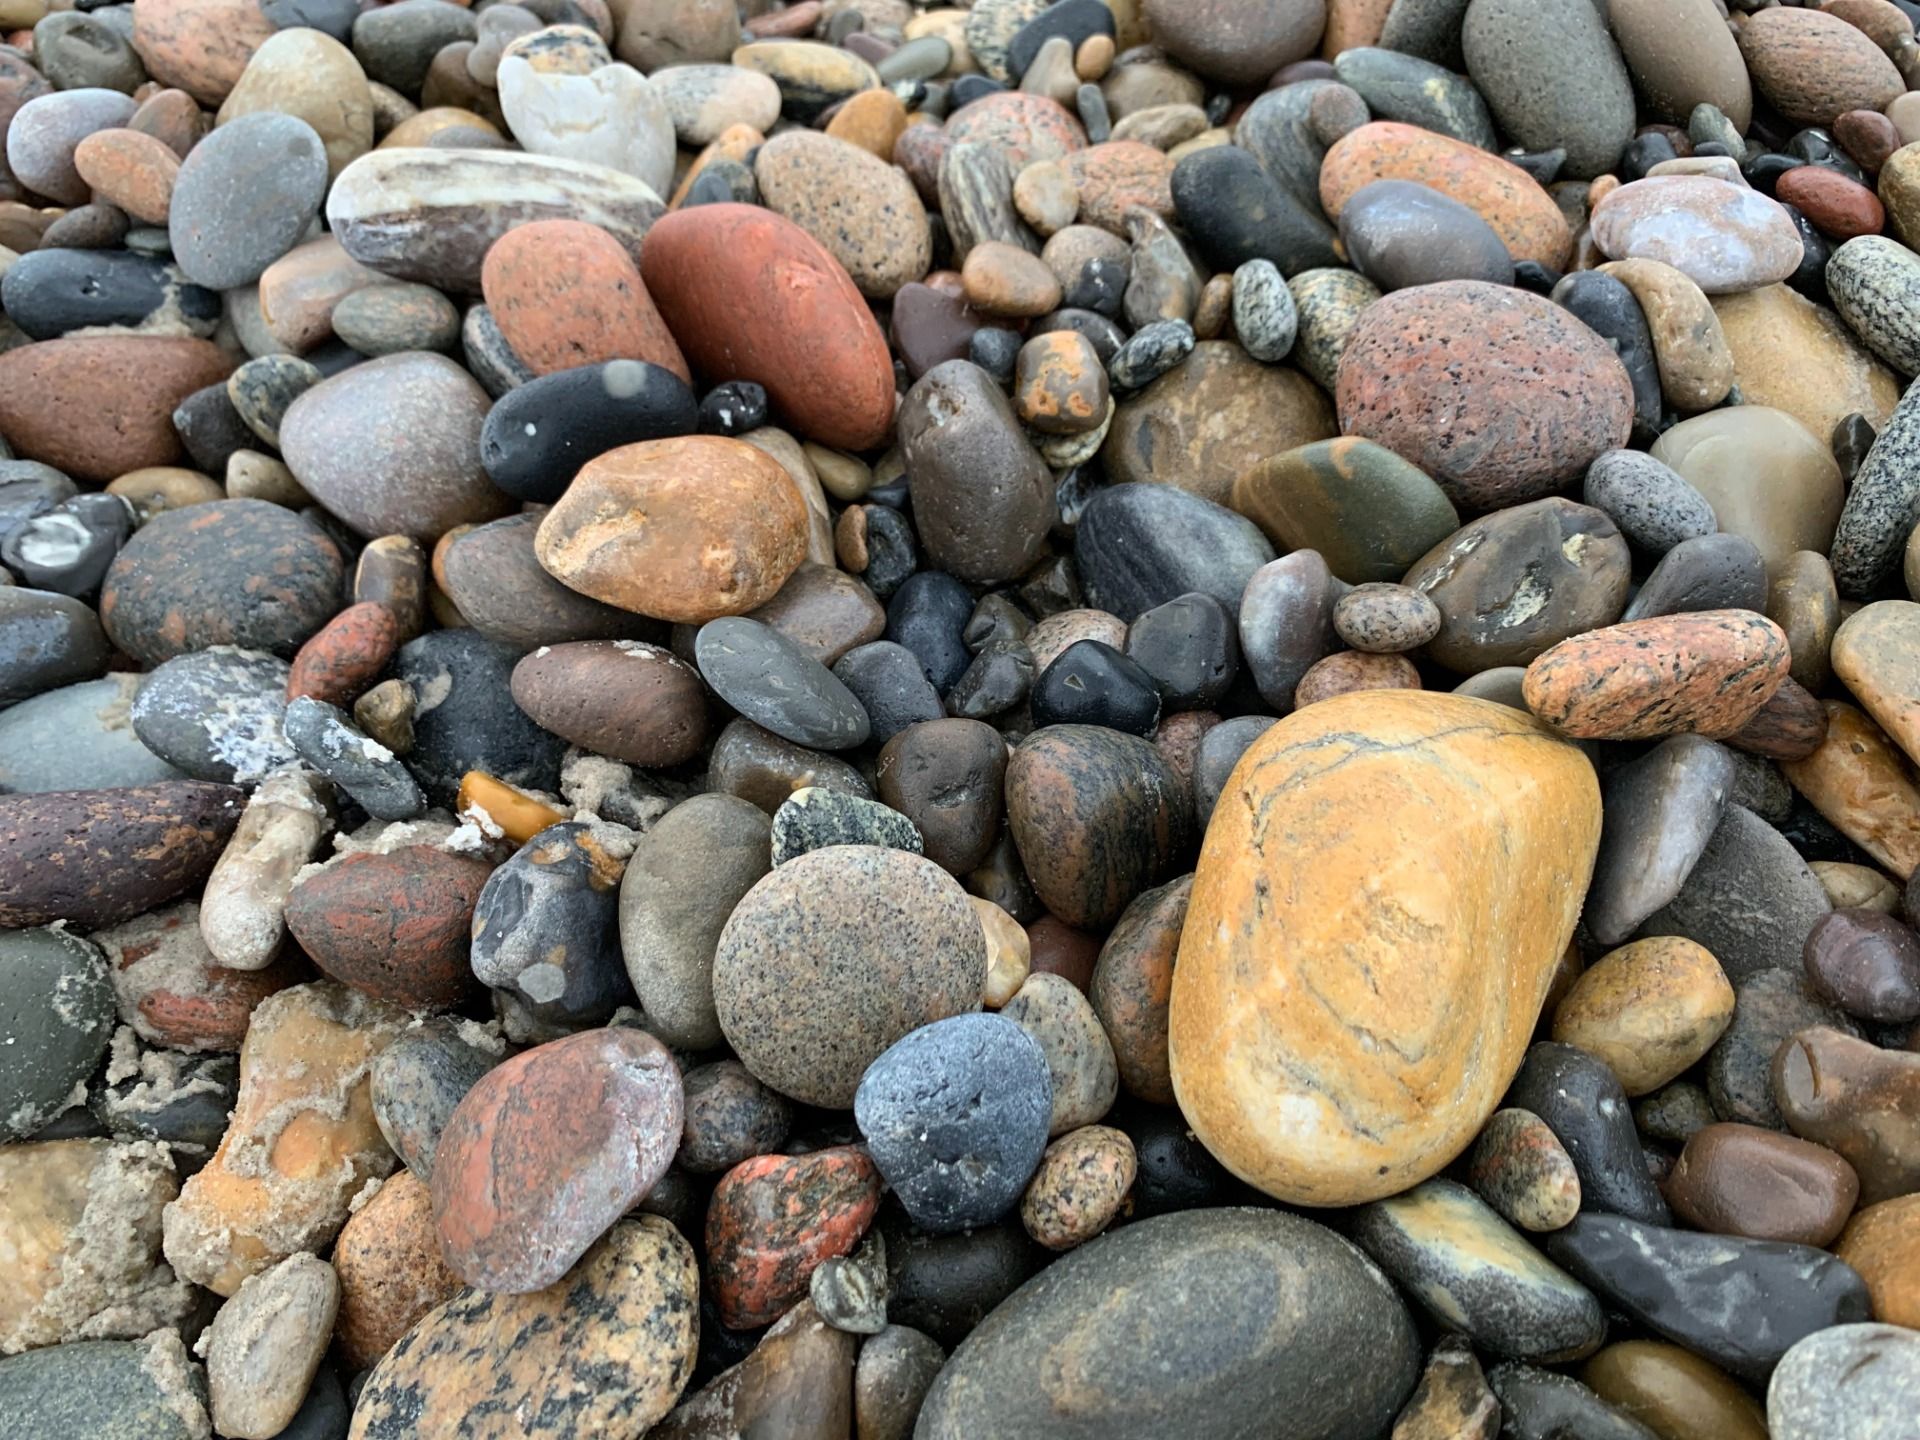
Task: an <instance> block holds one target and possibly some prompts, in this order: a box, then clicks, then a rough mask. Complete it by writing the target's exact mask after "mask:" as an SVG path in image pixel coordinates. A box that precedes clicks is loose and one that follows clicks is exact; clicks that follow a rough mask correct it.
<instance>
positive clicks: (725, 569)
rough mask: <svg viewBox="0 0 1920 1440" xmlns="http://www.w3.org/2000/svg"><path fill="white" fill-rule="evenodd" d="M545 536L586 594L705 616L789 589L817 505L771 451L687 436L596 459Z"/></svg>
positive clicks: (636, 607) (546, 546)
mask: <svg viewBox="0 0 1920 1440" xmlns="http://www.w3.org/2000/svg"><path fill="white" fill-rule="evenodd" d="M700 208H701V209H709V208H718V207H709V206H702V207H700ZM534 543H535V550H536V553H537V554H538V555H539V557H540V563H541V564H542V565H543V566H545V567H546V569H547V570H548V572H549V573H551V574H552V575H553V576H554V578H556V579H558V580H560V581H561V582H562V583H563V584H566V585H568V586H569V587H571V588H572V589H575V590H578V591H579V592H580V593H581V594H583V595H591V596H592V597H593V598H594V599H596V600H599V601H603V602H604V603H606V604H608V605H616V606H618V607H619V608H621V609H622V610H632V611H635V612H636V613H638V614H641V615H652V616H654V617H656V618H658V619H661V620H674V621H680V622H684V623H686V624H692V625H700V624H705V623H706V622H707V621H709V620H713V619H717V618H718V617H720V616H722V615H742V614H745V613H746V612H747V611H749V610H752V609H755V608H756V607H758V606H760V605H764V604H765V603H766V602H767V601H769V600H771V599H772V598H773V597H774V595H775V594H777V593H778V592H779V589H780V587H781V586H782V585H784V584H785V583H786V580H787V577H788V576H789V575H791V574H793V572H794V571H795V570H796V569H798V568H799V566H800V563H801V562H802V561H803V560H805V559H806V558H807V512H806V507H805V505H804V504H803V503H802V501H801V499H800V495H799V492H798V491H796V490H795V489H794V486H793V482H792V481H791V480H790V479H789V478H788V477H787V472H786V471H785V470H784V469H783V468H782V467H781V465H780V463H779V462H778V461H777V460H775V459H773V458H772V457H771V456H769V455H767V454H766V453H765V452H763V451H761V450H758V449H755V448H754V447H753V446H751V445H749V444H747V443H746V442H745V441H742V440H731V439H727V438H725V437H723V436H717V435H688V436H685V437H682V438H679V439H673V440H647V441H643V442H641V443H640V444H638V445H627V446H623V447H621V448H620V449H618V450H611V451H608V452H607V453H606V454H605V455H602V456H600V457H599V458H598V459H596V460H593V461H590V462H589V463H588V464H587V465H586V466H585V467H584V468H583V469H582V470H581V471H580V473H579V475H577V476H576V477H575V478H574V481H573V484H572V485H571V486H570V487H568V490H567V493H566V494H565V495H563V496H562V497H561V498H560V501H559V503H558V504H556V505H555V506H554V507H553V509H551V510H549V511H548V512H547V516H546V518H545V519H544V520H542V521H541V522H540V531H539V535H538V536H537V538H536V540H535V542H534Z"/></svg>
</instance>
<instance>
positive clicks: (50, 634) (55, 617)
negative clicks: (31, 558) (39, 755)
mask: <svg viewBox="0 0 1920 1440" xmlns="http://www.w3.org/2000/svg"><path fill="white" fill-rule="evenodd" d="M111 654H112V650H111V647H110V646H108V644H107V637H106V633H105V632H104V631H102V630H101V628H100V620H99V618H98V617H97V616H96V615H95V614H94V613H93V609H92V607H91V606H89V605H86V604H84V603H82V602H81V601H79V600H75V599H74V598H73V597H71V596H68V595H56V594H54V593H53V592H52V591H49V590H33V589H29V588H28V587H26V586H23V585H8V586H4V587H0V705H13V704H17V703H18V702H20V701H22V700H27V699H30V698H32V697H33V696H35V695H42V694H45V693H46V692H47V691H49V690H55V689H59V688H60V687H62V686H68V685H73V684H75V683H77V682H79V681H82V680H91V679H93V678H94V677H95V676H97V675H101V674H103V673H105V671H106V668H107V660H108V658H109V656H110V655H111ZM60 788H62V789H72V788H74V787H72V786H62V787H60Z"/></svg>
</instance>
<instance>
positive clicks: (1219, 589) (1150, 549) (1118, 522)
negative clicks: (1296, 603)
mask: <svg viewBox="0 0 1920 1440" xmlns="http://www.w3.org/2000/svg"><path fill="white" fill-rule="evenodd" d="M1074 559H1075V561H1076V562H1077V564H1078V566H1079V569H1080V578H1081V581H1082V583H1083V584H1084V585H1085V586H1086V590H1087V599H1088V600H1089V601H1090V602H1092V603H1093V604H1095V605H1097V606H1099V607H1100V608H1101V609H1103V610H1107V611H1110V612H1111V613H1113V614H1115V615H1118V616H1119V617H1120V618H1121V619H1122V620H1126V621H1131V620H1133V619H1134V618H1136V617H1137V616H1138V615H1139V614H1140V613H1141V612H1142V611H1144V610H1151V609H1153V608H1154V606H1156V605H1164V604H1166V602H1167V601H1169V600H1174V599H1177V598H1179V597H1180V596H1181V595H1185V594H1189V593H1192V592H1194V591H1198V592H1200V593H1202V594H1206V595H1211V596H1212V597H1213V598H1214V599H1216V600H1218V601H1219V602H1220V603H1221V604H1222V605H1224V606H1225V607H1226V608H1227V609H1228V610H1229V611H1237V610H1238V609H1239V605H1240V596H1241V593H1242V592H1243V591H1244V590H1245V589H1246V585H1247V581H1248V579H1249V578H1251V577H1252V575H1253V573H1254V572H1255V571H1256V570H1258V569H1259V568H1260V567H1261V566H1263V565H1265V564H1267V563H1269V562H1270V561H1271V560H1272V559H1273V547H1272V546H1271V545H1269V544H1268V543H1267V539H1266V537H1265V536H1264V535H1262V534H1261V533H1260V531H1259V530H1258V528H1256V527H1255V526H1254V525H1253V523H1252V522H1251V521H1249V520H1246V519H1244V518H1242V517H1241V516H1238V515H1236V514H1234V513H1233V512H1232V511H1231V510H1228V509H1226V508H1225V507H1223V506H1220V505H1215V504H1213V503H1212V502H1210V501H1208V500H1205V499H1202V498H1201V497H1200V496H1198V495H1193V494H1190V493H1188V492H1187V491H1184V490H1181V489H1179V488H1178V487H1176V486H1172V485H1152V484H1146V485H1142V484H1132V485H1112V486H1108V487H1106V488H1104V489H1102V490H1100V491H1099V492H1098V493H1096V494H1095V495H1094V497H1093V499H1092V500H1091V501H1089V502H1088V504H1087V507H1086V509H1085V510H1084V511H1082V512H1081V515H1080V523H1079V525H1078V526H1077V527H1076V528H1075V531H1074Z"/></svg>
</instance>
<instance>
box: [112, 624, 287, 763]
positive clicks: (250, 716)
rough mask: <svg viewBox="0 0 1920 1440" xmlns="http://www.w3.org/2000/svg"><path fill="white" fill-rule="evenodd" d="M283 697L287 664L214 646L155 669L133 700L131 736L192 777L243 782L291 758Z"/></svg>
mask: <svg viewBox="0 0 1920 1440" xmlns="http://www.w3.org/2000/svg"><path fill="white" fill-rule="evenodd" d="M286 696H287V662H286V661H284V660H281V659H278V658H276V657H275V656H272V655H267V654H263V653H262V652H260V651H258V650H242V649H239V648H238V647H236V646H232V645H215V646H212V647H211V648H209V649H206V650H197V651H195V652H194V653H192V654H190V655H180V656H176V657H175V658H174V659H172V660H168V661H165V662H164V663H162V664H160V665H159V666H157V667H155V669H154V671H153V673H152V674H150V675H149V676H147V679H146V682H145V683H144V684H142V685H141V687H140V693H139V694H138V695H137V696H135V697H134V701H133V707H132V710H131V716H132V721H133V733H134V734H136V735H138V736H139V737H140V740H141V743H142V744H144V745H145V746H146V747H147V748H148V749H149V750H151V751H153V753H154V754H156V755H158V756H159V757H160V758H161V759H163V760H165V761H166V762H167V763H168V764H170V765H173V766H175V767H176V768H178V769H180V770H184V771H185V772H186V773H187V774H188V775H190V776H192V777H193V778H194V779H196V780H219V781H224V782H229V783H234V784H240V785H250V784H253V783H254V782H255V781H257V780H259V779H260V778H261V777H262V776H264V775H265V774H267V772H268V771H270V770H277V769H279V768H280V767H281V766H282V765H291V764H292V763H293V762H294V761H295V759H296V758H297V756H296V754H295V752H294V749H293V747H292V746H291V745H290V744H288V743H287V737H286V733H285V731H284V729H283V728H282V725H283V721H284V719H285V716H286V711H287V698H286Z"/></svg>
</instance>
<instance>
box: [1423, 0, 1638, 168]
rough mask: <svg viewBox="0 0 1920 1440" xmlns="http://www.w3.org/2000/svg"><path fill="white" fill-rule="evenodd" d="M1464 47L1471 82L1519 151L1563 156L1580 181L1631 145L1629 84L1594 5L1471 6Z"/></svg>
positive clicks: (1536, 0)
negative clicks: (1559, 151) (1562, 153)
mask: <svg viewBox="0 0 1920 1440" xmlns="http://www.w3.org/2000/svg"><path fill="white" fill-rule="evenodd" d="M1460 42H1461V46H1462V48H1463V50H1464V51H1465V54H1466V61H1467V74H1468V75H1469V76H1470V77H1471V78H1472V80H1473V83H1474V85H1475V86H1476V87H1478V89H1479V91H1480V93H1481V94H1482V95H1484V96H1486V98H1487V105H1488V107H1489V108H1490V109H1491V110H1492V111H1493V113H1494V115H1495V116H1497V117H1498V118H1499V121H1500V128H1501V129H1502V130H1503V131H1505V132H1506V134H1507V136H1508V138H1509V139H1511V140H1512V141H1513V142H1514V143H1515V144H1517V145H1519V146H1521V147H1523V148H1525V149H1528V150H1547V149H1552V148H1560V149H1564V150H1565V151H1566V152H1567V160H1566V164H1567V173H1568V174H1570V175H1573V176H1575V177H1577V178H1580V179H1586V178H1588V177H1589V176H1593V175H1599V174H1602V173H1604V172H1606V171H1608V170H1611V169H1612V168H1613V166H1614V163H1615V161H1617V160H1618V159H1619V158H1620V152H1621V151H1622V150H1624V149H1625V148H1626V145H1627V142H1628V141H1629V140H1631V139H1632V138H1633V122H1634V99H1633V85H1632V82H1631V81H1629V80H1628V78H1627V67H1626V66H1625V64H1623V63H1622V61H1621V59H1620V52H1619V51H1618V50H1617V49H1615V48H1614V44H1613V38H1612V36H1610V35H1609V34H1608V33H1607V24H1606V20H1605V17H1603V16H1601V15H1600V14H1599V13H1598V12H1596V11H1595V10H1594V8H1593V7H1592V6H1591V5H1588V4H1585V3H1584V0H1473V3H1472V4H1470V5H1468V6H1467V12H1466V15H1465V16H1464V17H1463V21H1462V24H1461V29H1460Z"/></svg>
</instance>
